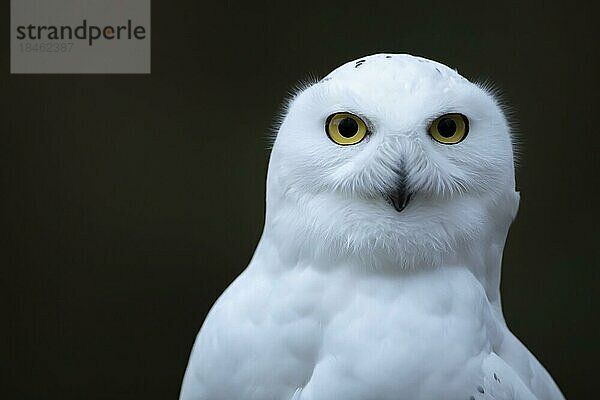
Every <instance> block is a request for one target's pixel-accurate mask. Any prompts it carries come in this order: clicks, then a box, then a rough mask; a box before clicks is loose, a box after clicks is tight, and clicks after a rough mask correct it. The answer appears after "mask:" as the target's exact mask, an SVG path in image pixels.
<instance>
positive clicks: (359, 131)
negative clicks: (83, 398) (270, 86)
mask: <svg viewBox="0 0 600 400" xmlns="http://www.w3.org/2000/svg"><path fill="white" fill-rule="evenodd" d="M513 164H514V160H513V145H512V143H511V136H510V130H509V126H508V124H507V121H506V118H505V116H504V114H503V112H502V110H501V108H500V107H499V105H498V101H497V100H495V99H494V96H493V95H492V94H491V93H490V92H489V91H488V90H486V89H485V88H482V87H480V86H478V85H476V84H473V83H471V82H469V81H467V80H466V79H465V78H463V77H462V76H460V75H459V74H458V73H457V72H456V71H454V70H452V69H450V68H448V67H446V66H444V65H442V64H439V63H437V62H434V61H429V60H426V59H423V58H419V57H413V56H410V55H404V54H398V55H396V54H378V55H373V56H369V57H364V58H362V59H360V60H358V61H352V62H349V63H347V64H345V65H343V66H341V67H340V68H338V69H336V70H335V71H333V72H332V73H331V74H329V75H328V76H327V77H326V78H324V79H323V80H321V81H319V82H316V83H314V84H312V85H310V86H308V87H305V88H303V90H301V91H300V92H299V93H298V94H297V95H296V96H294V98H293V99H292V100H291V102H290V104H289V106H288V108H287V112H286V114H285V116H284V118H283V120H282V123H281V126H280V128H279V131H278V134H277V138H276V140H275V143H274V146H273V151H272V154H271V159H270V163H269V172H268V177H267V200H266V203H267V204H266V219H265V228H264V232H263V234H262V238H261V239H260V242H259V244H258V246H257V249H256V252H255V254H254V257H253V258H252V261H251V262H250V264H249V265H248V267H247V269H246V270H245V271H244V272H243V273H242V274H241V275H240V276H239V277H238V278H237V279H236V280H235V282H233V283H232V284H231V286H230V287H229V288H228V289H227V290H226V291H225V292H224V293H223V295H222V296H221V297H220V298H219V300H218V301H217V302H216V304H215V305H214V306H213V308H212V310H211V311H210V313H209V315H208V317H207V318H206V321H205V322H204V325H203V326H202V329H201V330H200V333H199V334H198V337H197V339H196V343H195V344H194V348H193V350H192V354H191V357H190V360H189V364H188V367H187V371H186V374H185V377H184V380H183V386H182V390H181V399H182V400H192V399H195V400H221V399H222V400H442V399H444V400H480V399H495V400H509V399H515V400H516V399H518V400H522V399H539V400H549V399H562V398H563V396H562V394H561V392H560V390H559V389H558V387H557V386H556V384H555V383H554V382H553V380H552V378H551V377H550V375H549V374H548V373H547V372H546V370H545V369H544V367H542V365H541V364H540V363H539V362H538V361H537V360H536V359H535V357H534V356H533V355H532V354H531V353H530V352H529V351H528V350H527V348H525V346H523V344H521V342H519V340H518V339H517V338H516V337H515V336H514V335H513V334H512V333H511V332H510V331H509V329H508V328H507V326H506V323H505V321H504V318H503V315H502V305H501V301H500V292H499V285H500V264H501V260H502V251H503V247H504V242H505V239H506V235H507V232H508V228H509V226H510V224H511V222H512V220H513V218H514V217H515V214H516V212H517V208H518V203H519V195H518V193H517V192H515V177H514V166H513Z"/></svg>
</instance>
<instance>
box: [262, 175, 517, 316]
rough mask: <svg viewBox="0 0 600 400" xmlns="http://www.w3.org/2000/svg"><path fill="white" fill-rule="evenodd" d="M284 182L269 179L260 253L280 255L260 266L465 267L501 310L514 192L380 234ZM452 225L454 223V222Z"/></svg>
mask: <svg viewBox="0 0 600 400" xmlns="http://www.w3.org/2000/svg"><path fill="white" fill-rule="evenodd" d="M282 187H283V186H282V185H278V184H277V182H272V181H271V182H269V183H268V188H267V213H266V218H265V229H264V232H263V236H262V238H261V243H260V244H259V247H258V248H257V251H256V254H255V257H270V258H273V257H276V258H277V260H270V261H269V262H265V263H260V264H263V265H270V266H275V267H273V268H282V269H285V268H307V267H308V268H314V269H321V270H335V269H343V270H348V271H356V272H357V273H364V272H368V273H371V274H373V273H374V274H378V273H381V274H394V275H402V274H414V273H436V269H439V268H440V267H455V268H462V269H467V270H468V271H470V273H472V274H473V276H474V277H475V278H476V279H477V280H478V281H479V282H480V283H481V285H482V286H483V288H484V289H485V291H486V295H487V297H488V299H489V300H490V302H491V303H492V304H495V305H496V306H497V307H498V310H499V311H501V310H500V292H499V286H500V269H501V262H502V252H503V249H504V244H505V241H506V237H507V234H508V229H509V227H510V224H511V222H512V220H513V219H514V216H515V214H516V211H517V208H518V203H519V195H518V193H516V192H514V190H506V191H505V192H504V194H502V195H499V197H496V198H494V197H491V196H492V194H490V197H485V196H484V197H483V198H477V200H476V201H475V200H473V201H472V204H468V205H467V206H466V207H463V209H464V213H463V214H461V215H460V216H458V217H456V221H450V222H448V221H441V222H439V221H436V220H435V218H430V219H427V218H422V219H419V218H415V220H414V221H413V222H414V224H415V225H412V227H411V228H410V229H407V230H406V231H405V232H398V231H395V230H393V229H387V230H386V229H384V228H385V226H384V227H383V229H382V231H377V228H378V224H377V221H373V218H364V219H362V220H360V219H359V220H353V219H352V218H348V217H347V216H346V215H345V214H344V213H343V212H339V213H337V214H336V212H337V211H336V210H335V209H332V207H331V204H332V200H331V199H330V198H328V197H327V195H323V196H324V197H321V196H316V197H309V198H308V199H307V198H306V197H300V198H299V197H298V196H296V195H294V194H293V193H290V192H289V191H288V190H282V189H281V188H282ZM512 187H514V186H512ZM457 221H458V222H457ZM452 222H456V224H455V225H452V226H450V225H449V224H451V223H452ZM461 229H463V230H464V232H461ZM449 231H456V232H458V234H456V235H455V236H456V237H455V238H453V239H452V240H448V241H447V242H445V241H444V240H443V239H440V238H445V237H448V236H450V234H449V233H448V232H449ZM365 232H367V234H365ZM415 232H416V233H415ZM369 233H370V235H369ZM406 235H412V236H406ZM255 264H256V263H255Z"/></svg>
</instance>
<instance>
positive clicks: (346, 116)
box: [325, 112, 368, 146]
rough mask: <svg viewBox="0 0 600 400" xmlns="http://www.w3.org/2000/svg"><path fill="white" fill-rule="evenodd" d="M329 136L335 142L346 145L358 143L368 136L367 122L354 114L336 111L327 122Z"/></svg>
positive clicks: (326, 129)
mask: <svg viewBox="0 0 600 400" xmlns="http://www.w3.org/2000/svg"><path fill="white" fill-rule="evenodd" d="M325 131H327V136H329V138H330V139H331V140H333V141H334V142H335V143H337V144H339V145H342V146H345V145H350V144H357V143H359V142H360V141H361V140H363V139H364V138H365V136H367V131H368V130H367V124H365V122H364V121H363V120H362V119H360V118H359V117H357V116H356V115H354V114H351V113H347V112H340V113H335V114H332V115H330V116H329V117H327V121H326V122H325Z"/></svg>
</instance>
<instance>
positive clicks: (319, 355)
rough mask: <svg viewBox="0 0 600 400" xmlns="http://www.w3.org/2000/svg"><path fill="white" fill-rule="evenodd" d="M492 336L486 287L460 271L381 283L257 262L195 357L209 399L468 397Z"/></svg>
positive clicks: (216, 311)
mask: <svg viewBox="0 0 600 400" xmlns="http://www.w3.org/2000/svg"><path fill="white" fill-rule="evenodd" d="M256 261H259V260H256ZM493 332H494V329H493V318H492V316H491V310H490V307H489V304H488V302H487V299H486V297H485V291H484V290H483V288H482V287H481V285H480V284H479V283H478V282H477V280H476V279H475V278H474V277H473V276H472V275H471V274H470V273H469V272H468V271H467V270H466V269H462V268H460V267H457V266H452V267H447V268H442V269H441V270H440V269H438V270H436V273H435V274H429V273H428V272H427V271H421V272H418V273H414V274H403V275H402V276H397V277H390V276H385V277H379V276H376V275H374V274H363V273H360V272H359V271H356V270H353V269H351V268H347V269H345V268H333V269H326V268H320V267H319V266H317V265H298V266H296V267H295V268H291V269H290V268H286V269H277V268H261V267H260V266H259V265H254V266H253V265H252V264H251V266H250V267H249V268H248V269H247V270H246V272H244V274H242V275H241V276H240V277H239V278H238V279H237V280H236V281H235V282H234V283H233V284H232V285H231V286H230V288H229V289H228V290H227V291H226V292H225V293H224V294H223V296H222V297H221V298H220V299H219V301H218V302H217V304H216V305H215V307H214V308H213V310H212V311H211V313H210V315H209V317H208V318H207V320H206V322H205V325H204V326H203V328H202V331H201V333H200V336H199V338H198V340H197V343H196V346H195V349H194V352H195V353H196V352H197V353H198V354H197V355H195V356H193V359H194V360H196V361H195V363H196V365H195V370H196V376H197V378H198V380H199V382H201V385H202V387H203V388H205V391H206V393H207V396H206V398H210V399H218V398H223V399H257V400H258V399H261V400H265V399H274V400H275V399H277V400H279V399H296V400H326V399H327V400H331V399H345V400H352V399H357V400H359V399H360V400H367V399H378V400H386V399H390V400H398V399H412V400H417V399H431V398H445V399H453V398H457V399H468V398H469V396H468V394H469V393H470V392H471V391H472V390H470V386H473V385H475V386H473V388H475V387H476V386H477V380H478V379H480V366H481V362H482V359H483V358H484V357H485V356H486V355H488V354H489V352H490V349H491V348H492V345H493V343H492V341H493ZM399 394H402V395H399ZM201 398H202V397H201Z"/></svg>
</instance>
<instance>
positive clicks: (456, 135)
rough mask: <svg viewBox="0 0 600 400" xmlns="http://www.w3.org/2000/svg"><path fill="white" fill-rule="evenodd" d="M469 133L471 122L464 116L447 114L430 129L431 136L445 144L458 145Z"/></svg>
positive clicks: (434, 122) (438, 119) (433, 123)
mask: <svg viewBox="0 0 600 400" xmlns="http://www.w3.org/2000/svg"><path fill="white" fill-rule="evenodd" d="M467 133H469V120H468V119H467V117H465V116H464V115H462V114H456V113H453V114H446V115H442V116H441V117H439V118H437V119H436V120H435V121H433V122H432V124H431V126H430V127H429V135H430V136H431V137H432V138H434V139H435V140H436V141H438V142H440V143H443V144H457V143H459V142H461V141H462V140H463V139H464V138H465V137H467Z"/></svg>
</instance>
